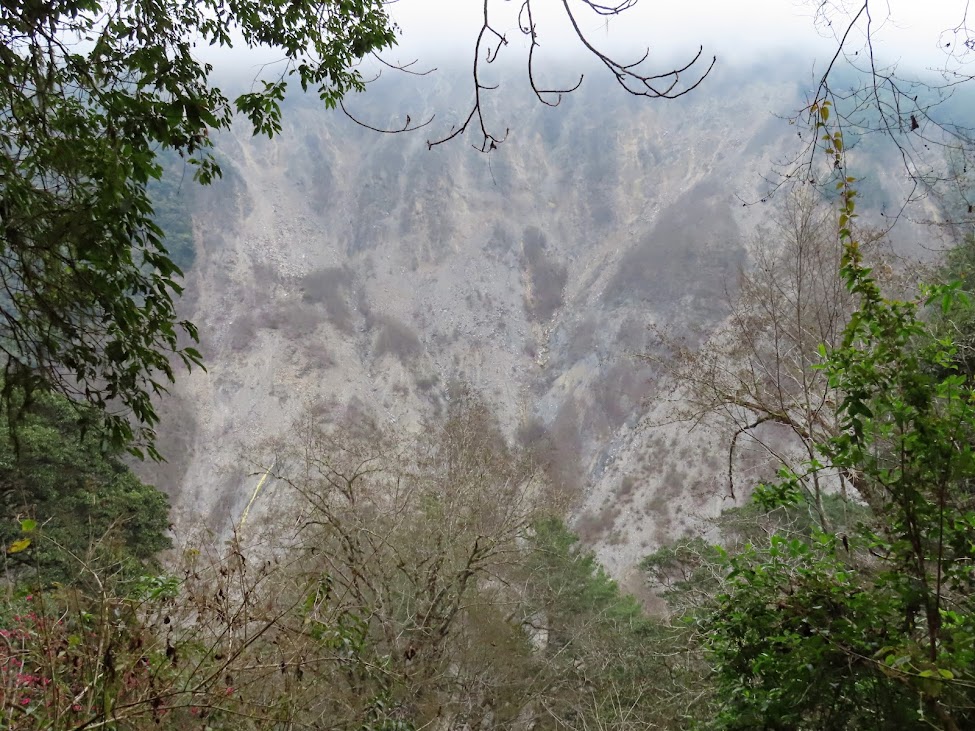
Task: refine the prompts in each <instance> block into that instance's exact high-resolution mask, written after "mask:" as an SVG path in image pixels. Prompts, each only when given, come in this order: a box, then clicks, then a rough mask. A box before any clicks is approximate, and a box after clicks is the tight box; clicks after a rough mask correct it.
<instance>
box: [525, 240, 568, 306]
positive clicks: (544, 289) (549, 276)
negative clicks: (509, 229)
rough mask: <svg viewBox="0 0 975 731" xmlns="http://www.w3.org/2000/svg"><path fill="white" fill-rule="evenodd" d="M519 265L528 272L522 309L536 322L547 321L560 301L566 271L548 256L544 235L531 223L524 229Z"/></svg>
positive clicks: (560, 303) (566, 277)
mask: <svg viewBox="0 0 975 731" xmlns="http://www.w3.org/2000/svg"><path fill="white" fill-rule="evenodd" d="M522 266H523V267H524V268H525V272H526V274H527V275H528V287H527V289H526V291H525V311H526V312H527V313H528V316H529V317H530V318H531V319H533V320H535V321H537V322H541V321H543V320H548V319H549V318H550V317H552V315H554V314H555V311H556V310H558V309H559V307H561V306H562V304H563V292H564V290H565V283H566V281H567V279H568V271H567V270H566V268H565V265H564V264H562V263H561V262H558V261H554V260H553V259H552V258H551V256H550V253H549V251H548V243H547V240H546V237H545V234H544V233H543V232H542V231H541V230H540V229H539V228H537V227H535V226H529V227H528V228H526V229H525V234H524V239H523V241H522Z"/></svg>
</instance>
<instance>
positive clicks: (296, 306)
mask: <svg viewBox="0 0 975 731" xmlns="http://www.w3.org/2000/svg"><path fill="white" fill-rule="evenodd" d="M320 323H321V317H320V316H319V315H318V313H317V312H316V311H315V309H314V308H312V307H308V306H307V305H303V304H301V303H300V302H295V301H290V302H284V303H281V304H280V305H278V306H277V307H274V308H273V309H271V310H270V312H267V314H266V315H265V317H264V319H263V320H262V322H261V323H260V327H264V328H267V329H269V330H280V331H281V333H282V334H283V335H284V337H285V338H286V339H288V340H301V339H303V338H307V337H309V336H310V335H311V334H312V333H314V332H315V330H316V329H318V326H319V324H320Z"/></svg>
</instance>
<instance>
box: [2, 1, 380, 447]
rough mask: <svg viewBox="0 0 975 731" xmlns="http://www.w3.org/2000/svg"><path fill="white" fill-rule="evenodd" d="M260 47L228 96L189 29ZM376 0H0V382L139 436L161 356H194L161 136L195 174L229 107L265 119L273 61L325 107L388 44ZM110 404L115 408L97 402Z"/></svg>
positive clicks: (148, 433) (148, 432)
mask: <svg viewBox="0 0 975 731" xmlns="http://www.w3.org/2000/svg"><path fill="white" fill-rule="evenodd" d="M232 37H233V38H234V40H235V45H236V46H240V45H241V42H242V44H243V45H244V46H246V47H250V48H253V47H273V48H275V49H278V50H279V51H280V53H281V57H282V59H283V61H282V63H281V64H280V65H279V67H278V69H277V70H278V71H279V75H278V76H277V77H276V80H274V81H269V82H262V86H261V88H259V89H257V90H254V91H251V92H248V93H245V94H243V95H241V96H239V97H238V98H237V99H236V100H235V101H234V102H233V103H231V101H230V100H228V99H227V98H226V97H225V96H224V94H223V93H222V92H221V90H220V89H219V88H217V87H215V86H214V85H213V84H212V83H211V82H210V79H209V74H210V71H211V67H210V66H209V65H208V64H204V63H201V62H200V61H198V60H197V55H196V51H195V47H196V46H197V45H198V44H204V45H206V44H209V45H217V46H229V45H230V43H231V39H232ZM394 40H395V35H394V29H393V27H392V25H391V22H390V20H389V17H388V15H387V11H386V4H385V2H382V1H381V0H348V1H346V0H342V1H341V2H338V1H336V0H302V1H300V2H287V3H282V2H272V3H267V2H258V1H256V0H245V1H244V2H238V3H234V4H233V6H232V7H230V8H228V7H227V6H226V5H225V4H224V3H223V2H221V1H220V0H203V1H202V2H193V3H179V2H163V3H150V2H144V1H143V0H132V1H131V2H123V3H105V2H101V1H100V0H70V1H69V2H63V3H44V2H39V1H36V0H30V1H28V2H19V1H8V0H4V1H3V2H0V69H2V71H0V356H2V359H3V368H4V373H5V384H6V390H5V391H4V393H5V394H6V395H7V396H8V401H9V396H10V392H11V391H10V389H13V388H19V389H24V390H27V391H31V390H34V389H38V388H40V389H45V390H54V391H57V392H60V393H62V394H64V395H66V396H69V397H70V398H72V399H75V400H83V401H87V402H88V403H90V404H92V405H93V406H95V407H96V408H98V409H100V410H101V412H102V413H103V415H104V416H105V419H106V420H107V432H106V434H107V436H108V438H109V439H110V440H111V441H112V443H113V444H114V445H116V446H119V445H126V446H129V445H132V446H131V448H132V449H133V451H136V452H137V453H139V452H140V445H141V446H142V447H145V448H148V451H149V453H150V454H151V455H153V456H158V455H156V453H155V450H154V448H153V447H152V438H153V425H154V424H155V423H156V422H157V416H156V413H155V411H154V409H153V405H152V402H151V397H152V395H154V394H158V393H160V392H162V391H163V390H165V388H166V385H167V383H168V382H170V381H172V379H173V376H174V371H173V362H174V361H176V362H178V361H182V362H183V363H184V364H185V365H187V366H192V365H194V364H199V363H200V355H199V353H198V352H197V351H196V350H195V349H193V348H192V347H191V346H188V345H187V344H186V342H187V341H186V340H184V339H183V337H181V336H184V335H185V336H187V337H188V340H189V341H193V340H195V339H196V336H197V333H196V329H195V328H194V327H193V326H192V324H191V323H189V322H186V321H181V320H180V319H179V318H178V317H177V314H176V311H175V307H174V297H175V296H176V295H178V294H179V292H180V291H181V288H180V285H179V283H178V278H179V275H180V270H179V267H178V265H177V264H176V262H175V261H174V258H173V252H171V251H170V250H168V249H167V247H166V246H165V244H164V239H163V231H162V229H161V228H160V226H159V225H158V223H159V222H158V220H157V217H156V215H155V212H154V209H153V205H152V202H151V199H150V196H149V194H148V192H147V188H148V186H149V184H150V183H151V182H152V181H157V180H159V179H160V178H161V176H162V167H161V165H160V162H159V160H158V158H157V154H158V153H159V152H160V151H167V150H168V151H173V152H175V153H176V154H178V155H179V156H180V157H184V158H186V159H187V160H188V161H189V162H190V163H192V164H193V165H194V166H195V170H196V173H195V175H196V178H197V179H198V180H199V181H201V182H203V183H207V182H209V181H211V180H212V179H213V178H214V177H215V176H218V175H219V174H220V169H219V166H218V165H217V164H216V162H215V161H214V159H213V157H212V156H211V155H210V153H209V148H210V133H211V132H212V131H213V130H220V129H223V128H226V127H227V126H228V125H229V124H230V122H231V118H232V115H233V112H234V109H236V110H237V111H239V112H241V113H242V114H243V115H245V116H246V118H247V119H248V120H249V122H250V123H251V125H252V126H253V129H254V131H255V133H260V134H266V135H269V136H270V135H273V134H275V133H276V132H277V131H279V130H280V119H281V112H280V106H279V105H280V102H281V100H282V99H283V97H284V94H285V89H286V86H287V83H288V79H289V78H295V79H297V81H298V82H299V83H300V85H301V87H302V88H303V89H308V88H312V89H315V90H317V93H318V94H319V96H320V97H321V98H322V100H323V101H324V103H325V105H326V106H327V107H334V106H336V105H337V103H338V101H339V100H340V99H341V98H342V96H343V95H344V94H345V93H347V92H349V91H354V90H359V89H362V88H363V79H362V77H361V75H360V73H359V71H358V70H357V69H356V68H355V65H356V63H357V62H358V61H359V59H361V58H362V57H363V56H364V55H366V54H368V53H370V52H372V51H374V50H377V49H382V48H386V47H388V46H390V45H391V44H392V43H393V42H394ZM112 404H117V407H112V408H110V406H111V405H112Z"/></svg>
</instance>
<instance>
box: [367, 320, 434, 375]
mask: <svg viewBox="0 0 975 731" xmlns="http://www.w3.org/2000/svg"><path fill="white" fill-rule="evenodd" d="M375 319H376V321H377V323H378V324H379V328H380V329H379V334H378V335H377V336H376V342H375V345H374V348H375V353H376V357H377V358H381V357H382V356H384V355H387V354H389V355H394V356H396V357H397V358H399V359H400V361H402V362H403V363H406V362H407V361H409V360H410V359H412V358H415V357H416V356H418V355H419V354H420V353H421V352H422V351H423V344H422V343H421V342H420V338H419V336H418V335H417V334H416V332H415V331H414V330H413V329H412V328H411V327H410V326H409V325H407V324H405V323H403V322H401V321H399V320H397V319H396V318H395V317H392V316H390V315H378V316H377V317H376V318H375Z"/></svg>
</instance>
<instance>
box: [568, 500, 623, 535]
mask: <svg viewBox="0 0 975 731" xmlns="http://www.w3.org/2000/svg"><path fill="white" fill-rule="evenodd" d="M620 512H621V511H620V508H619V507H617V506H615V505H611V506H608V507H605V508H602V509H601V510H600V511H599V512H597V513H593V512H586V513H583V514H582V515H581V516H580V517H579V519H578V520H577V521H576V523H575V525H574V526H573V527H574V528H575V532H576V533H578V534H579V537H580V538H581V539H582V540H583V541H585V542H586V543H588V544H593V543H596V542H598V541H599V540H601V539H602V538H604V537H606V536H609V535H610V534H611V532H612V531H613V527H614V526H615V525H616V519H617V518H619V516H620Z"/></svg>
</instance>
